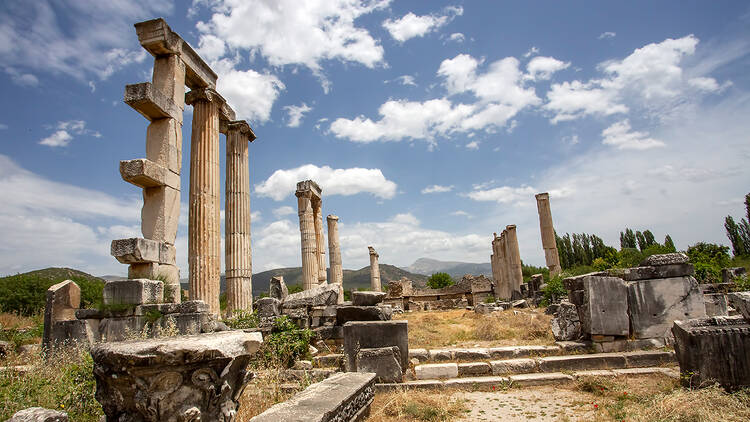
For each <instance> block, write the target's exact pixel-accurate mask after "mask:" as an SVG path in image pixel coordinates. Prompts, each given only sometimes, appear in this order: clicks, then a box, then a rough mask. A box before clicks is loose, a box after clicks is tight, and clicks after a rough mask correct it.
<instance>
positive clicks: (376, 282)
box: [367, 246, 381, 292]
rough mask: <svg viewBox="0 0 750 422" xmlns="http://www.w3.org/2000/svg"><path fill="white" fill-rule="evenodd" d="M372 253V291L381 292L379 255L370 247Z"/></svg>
mask: <svg viewBox="0 0 750 422" xmlns="http://www.w3.org/2000/svg"><path fill="white" fill-rule="evenodd" d="M367 249H368V250H369V251H370V290H372V291H373V292H379V291H381V288H380V266H379V264H378V257H379V256H380V255H378V253H377V252H375V249H374V248H373V247H372V246H368V247H367Z"/></svg>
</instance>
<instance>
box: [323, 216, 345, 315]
mask: <svg viewBox="0 0 750 422" xmlns="http://www.w3.org/2000/svg"><path fill="white" fill-rule="evenodd" d="M326 220H327V221H328V262H329V268H330V269H331V270H330V271H331V284H338V285H339V286H341V289H339V303H344V267H343V266H342V264H341V244H340V243H339V218H338V217H337V216H335V215H331V214H329V215H328V217H326Z"/></svg>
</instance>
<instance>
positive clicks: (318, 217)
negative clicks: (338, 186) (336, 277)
mask: <svg viewBox="0 0 750 422" xmlns="http://www.w3.org/2000/svg"><path fill="white" fill-rule="evenodd" d="M313 213H314V214H315V241H316V245H317V247H318V285H323V284H326V279H327V278H328V275H327V274H326V238H325V236H324V235H323V201H322V200H321V199H318V200H317V201H313Z"/></svg>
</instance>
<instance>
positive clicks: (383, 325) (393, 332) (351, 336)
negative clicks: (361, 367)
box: [344, 321, 409, 372]
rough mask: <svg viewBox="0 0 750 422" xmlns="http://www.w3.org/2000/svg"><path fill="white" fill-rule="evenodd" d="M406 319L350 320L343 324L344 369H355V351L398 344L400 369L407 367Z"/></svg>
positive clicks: (352, 370)
mask: <svg viewBox="0 0 750 422" xmlns="http://www.w3.org/2000/svg"><path fill="white" fill-rule="evenodd" d="M407 324H408V322H407V321H352V322H347V323H346V324H344V354H345V355H346V370H347V371H349V372H354V371H356V367H357V366H356V359H357V353H358V352H359V350H361V349H370V348H379V347H390V346H398V350H399V353H400V354H401V359H400V362H399V363H400V364H401V369H402V370H406V368H408V367H409V337H408V325H407Z"/></svg>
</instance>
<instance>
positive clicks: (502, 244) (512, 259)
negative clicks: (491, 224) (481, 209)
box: [490, 225, 523, 300]
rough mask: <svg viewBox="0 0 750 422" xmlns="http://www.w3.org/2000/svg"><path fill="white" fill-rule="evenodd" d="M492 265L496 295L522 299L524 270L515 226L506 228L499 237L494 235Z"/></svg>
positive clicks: (501, 297)
mask: <svg viewBox="0 0 750 422" xmlns="http://www.w3.org/2000/svg"><path fill="white" fill-rule="evenodd" d="M490 263H491V264H492V278H493V279H494V280H495V286H496V291H495V295H496V296H497V297H498V298H500V299H506V300H510V299H520V298H521V285H522V284H523V270H522V268H521V253H520V251H519V249H518V236H517V234H516V226H515V225H509V226H506V227H505V230H503V232H502V233H501V234H500V236H499V237H498V235H497V233H495V234H494V236H493V239H492V255H490Z"/></svg>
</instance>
